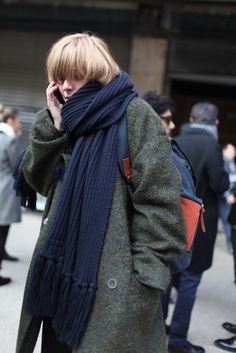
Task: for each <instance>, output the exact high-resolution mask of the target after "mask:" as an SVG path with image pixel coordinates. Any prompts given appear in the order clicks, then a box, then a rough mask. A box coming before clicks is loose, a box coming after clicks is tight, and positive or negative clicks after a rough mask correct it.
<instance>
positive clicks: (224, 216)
mask: <svg viewBox="0 0 236 353" xmlns="http://www.w3.org/2000/svg"><path fill="white" fill-rule="evenodd" d="M222 152H223V159H224V167H225V170H226V172H227V173H228V175H229V181H230V185H229V189H228V190H227V191H225V192H224V194H223V195H221V196H219V200H218V204H219V217H220V218H221V220H222V224H223V227H224V231H225V235H226V241H227V247H228V250H229V251H230V252H232V251H233V248H232V241H231V224H230V222H229V220H228V217H229V213H230V210H231V207H232V204H233V203H234V202H235V196H234V190H235V189H236V164H235V156H236V150H235V146H234V145H233V144H231V143H227V144H225V145H223V147H222Z"/></svg>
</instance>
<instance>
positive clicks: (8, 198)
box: [0, 123, 21, 225]
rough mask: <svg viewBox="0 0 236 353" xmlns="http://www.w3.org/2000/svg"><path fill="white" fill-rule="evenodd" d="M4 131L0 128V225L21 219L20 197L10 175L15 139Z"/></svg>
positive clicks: (14, 154)
mask: <svg viewBox="0 0 236 353" xmlns="http://www.w3.org/2000/svg"><path fill="white" fill-rule="evenodd" d="M2 124H3V123H1V126H2ZM4 125H7V124H5V123H4ZM9 128H10V125H9ZM4 131H5V130H4ZM4 131H3V130H2V129H1V128H0V205H1V208H0V225H10V224H11V223H14V222H20V220H21V206H20V198H19V197H17V196H16V193H15V190H14V189H13V183H14V179H13V177H12V172H13V168H14V165H15V162H16V157H17V153H16V151H17V146H16V144H17V141H16V139H15V138H13V137H11V136H8V134H6V133H5V132H4Z"/></svg>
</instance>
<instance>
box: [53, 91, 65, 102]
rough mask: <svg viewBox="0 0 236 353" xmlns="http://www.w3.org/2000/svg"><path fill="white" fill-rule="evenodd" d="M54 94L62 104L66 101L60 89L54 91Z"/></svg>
mask: <svg viewBox="0 0 236 353" xmlns="http://www.w3.org/2000/svg"><path fill="white" fill-rule="evenodd" d="M53 94H54V96H55V97H56V99H57V100H58V102H59V103H60V104H64V103H65V101H64V98H63V97H62V94H61V92H60V91H59V89H57V90H56V91H54V92H53Z"/></svg>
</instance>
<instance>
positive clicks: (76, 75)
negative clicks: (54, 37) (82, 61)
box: [47, 43, 83, 82]
mask: <svg viewBox="0 0 236 353" xmlns="http://www.w3.org/2000/svg"><path fill="white" fill-rule="evenodd" d="M73 47H74V45H73V43H68V44H67V45H65V46H64V47H62V48H61V50H58V49H59V48H55V47H54V48H52V50H51V52H50V53H49V56H48V59H47V72H48V79H49V81H55V82H59V81H64V80H65V79H71V80H81V79H82V78H83V77H82V75H81V73H80V72H79V66H78V58H77V56H78V52H77V51H76V50H72V48H73Z"/></svg>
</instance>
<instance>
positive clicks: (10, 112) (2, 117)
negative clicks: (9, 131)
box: [0, 106, 19, 123]
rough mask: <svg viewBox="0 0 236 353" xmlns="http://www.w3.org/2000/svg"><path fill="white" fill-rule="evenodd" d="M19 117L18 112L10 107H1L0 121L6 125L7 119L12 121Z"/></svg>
mask: <svg viewBox="0 0 236 353" xmlns="http://www.w3.org/2000/svg"><path fill="white" fill-rule="evenodd" d="M18 116H19V112H18V110H17V109H15V108H11V107H3V106H2V110H1V109H0V121H1V122H3V123H6V122H7V120H8V119H9V118H12V119H13V120H14V119H16V118H17V117H18Z"/></svg>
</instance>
